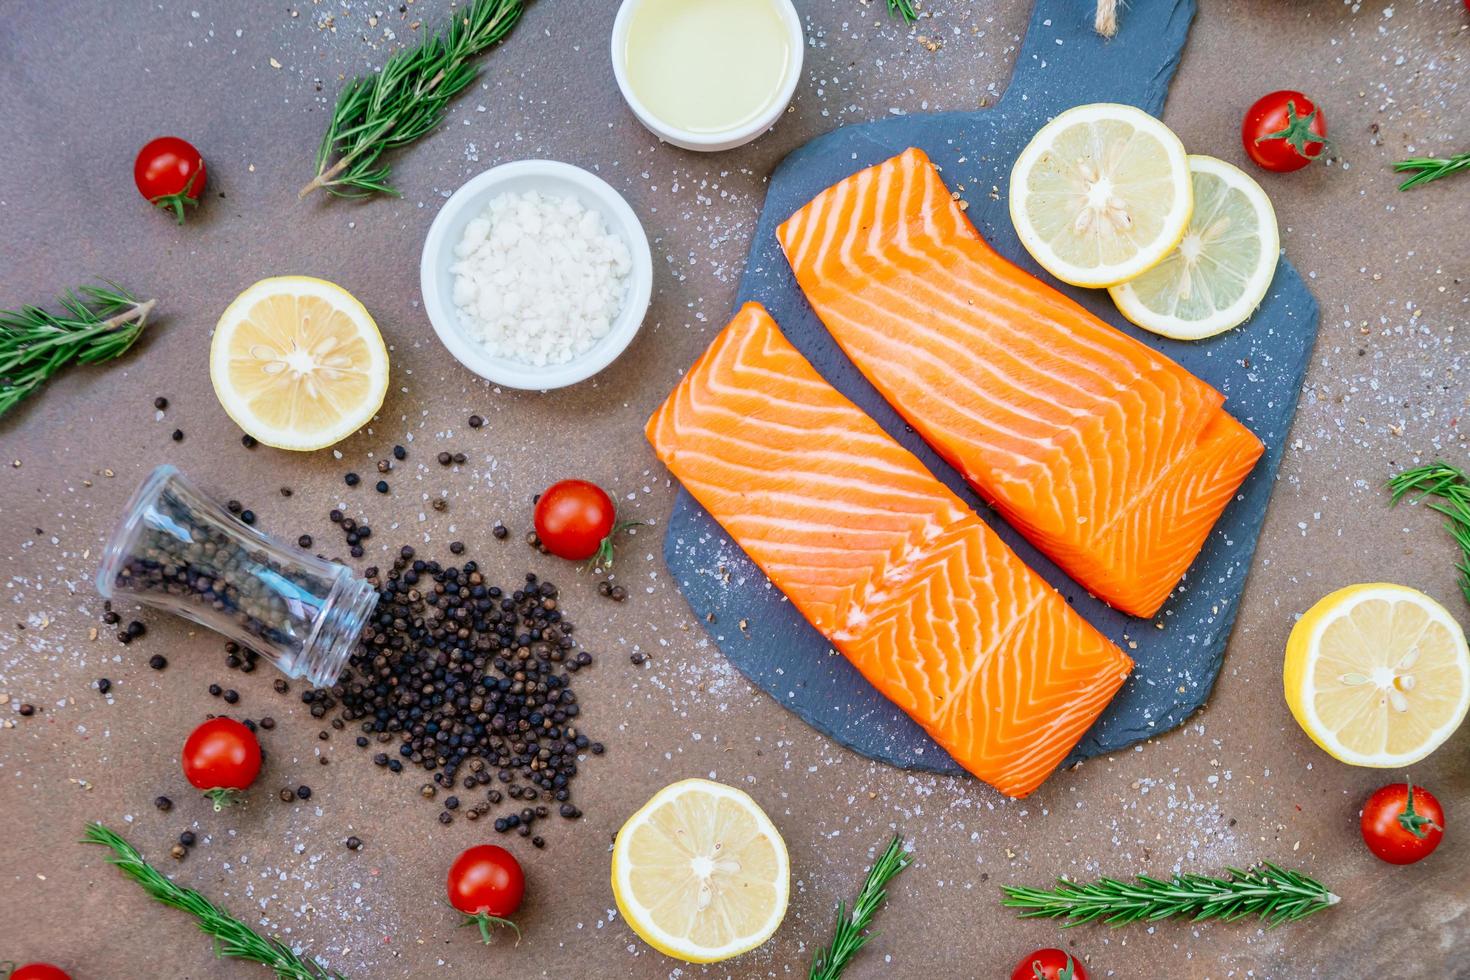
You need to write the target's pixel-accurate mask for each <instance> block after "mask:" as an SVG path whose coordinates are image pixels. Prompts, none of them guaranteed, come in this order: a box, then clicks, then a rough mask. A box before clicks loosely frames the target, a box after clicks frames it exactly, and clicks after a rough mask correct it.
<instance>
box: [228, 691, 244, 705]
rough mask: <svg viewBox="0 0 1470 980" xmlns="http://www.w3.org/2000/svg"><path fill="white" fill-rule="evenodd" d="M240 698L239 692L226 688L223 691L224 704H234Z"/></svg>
mask: <svg viewBox="0 0 1470 980" xmlns="http://www.w3.org/2000/svg"><path fill="white" fill-rule="evenodd" d="M239 700H240V692H238V691H235V690H228V691H226V692H225V704H235V703H236V702H238V701H239Z"/></svg>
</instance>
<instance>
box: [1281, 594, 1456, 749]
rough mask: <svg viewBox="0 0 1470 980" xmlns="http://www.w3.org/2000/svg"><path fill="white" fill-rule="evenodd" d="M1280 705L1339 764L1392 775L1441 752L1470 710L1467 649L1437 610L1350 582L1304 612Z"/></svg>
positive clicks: (1290, 647)
mask: <svg viewBox="0 0 1470 980" xmlns="http://www.w3.org/2000/svg"><path fill="white" fill-rule="evenodd" d="M1283 677H1284V681H1285V685H1286V703H1287V705H1288V706H1290V708H1291V713H1292V714H1293V715H1294V716H1295V717H1296V720H1297V724H1299V725H1301V726H1302V729H1303V730H1304V731H1305V732H1306V733H1307V734H1308V735H1310V736H1311V738H1312V741H1314V742H1316V743H1317V744H1318V745H1320V746H1321V747H1322V749H1323V751H1325V752H1327V753H1328V754H1329V755H1331V756H1332V757H1333V758H1334V759H1337V760H1338V761H1339V762H1346V763H1348V764H1349V765H1353V766H1371V767H1373V768H1378V769H1396V768H1400V767H1402V766H1407V765H1409V764H1411V763H1414V762H1418V761H1419V760H1420V759H1422V758H1424V757H1425V756H1427V755H1428V754H1429V753H1431V752H1433V751H1434V750H1435V749H1437V748H1438V747H1439V746H1440V744H1441V743H1443V742H1444V740H1445V739H1447V738H1449V737H1450V735H1451V734H1452V733H1453V732H1454V730H1455V729H1456V728H1458V727H1459V725H1460V722H1461V721H1463V720H1464V719H1465V709H1466V708H1467V707H1470V650H1467V648H1466V646H1465V631H1464V630H1462V629H1461V628H1460V626H1459V624H1457V623H1456V622H1455V620H1454V619H1453V618H1452V617H1451V616H1450V614H1449V612H1448V610H1446V609H1445V608H1444V607H1443V606H1441V605H1440V604H1439V603H1437V602H1435V601H1434V600H1433V599H1431V598H1429V596H1427V595H1425V594H1424V593H1422V592H1418V591H1415V590H1414V589H1410V588H1405V587H1404V586H1402V585H1387V584H1375V585H1354V586H1352V587H1350V588H1346V589H1341V590H1339V591H1337V592H1334V593H1332V594H1331V595H1329V596H1327V597H1326V598H1325V599H1323V600H1321V601H1320V602H1318V603H1317V604H1316V605H1315V606H1313V607H1312V608H1311V609H1310V610H1308V611H1307V613H1306V615H1304V616H1303V617H1302V618H1301V619H1300V620H1299V621H1298V622H1297V624H1296V626H1295V627H1294V628H1293V629H1292V631H1291V638H1290V639H1288V640H1287V643H1286V666H1285V669H1284V671H1283Z"/></svg>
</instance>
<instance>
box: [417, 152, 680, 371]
mask: <svg viewBox="0 0 1470 980" xmlns="http://www.w3.org/2000/svg"><path fill="white" fill-rule="evenodd" d="M419 285H420V288H421V289H422V290H423V295H424V310H425V312H427V313H428V314H429V322H430V323H431V324H432V325H433V327H434V332H435V333H437V334H438V335H439V340H440V341H442V342H443V344H444V346H445V347H447V348H449V352H450V353H451V354H453V355H454V356H455V358H456V359H457V360H458V361H459V362H460V363H461V364H463V365H464V366H465V367H467V368H469V369H470V370H471V371H473V372H475V373H476V374H478V375H479V376H480V377H482V378H485V379H486V380H488V381H491V382H493V383H495V384H498V385H504V386H506V387H509V388H525V389H530V390H547V389H551V388H562V387H565V386H567V385H571V384H576V383H577V382H578V381H583V380H586V379H587V378H590V377H592V375H594V374H596V373H597V372H599V371H601V370H602V369H603V368H605V367H607V366H608V365H609V364H611V363H612V362H613V361H614V360H615V359H616V358H617V356H618V355H619V354H621V353H622V352H623V351H624V350H625V349H626V348H627V346H628V344H629V343H631V342H632V340H633V337H634V336H635V335H636V334H637V333H638V328H639V326H640V325H641V324H642V323H643V317H644V315H645V314H646V313H647V312H648V302H649V298H650V296H651V295H652V292H653V256H652V254H651V253H650V252H649V249H648V236H647V235H645V234H644V232H643V226H642V224H640V223H639V221H638V217H637V215H635V214H634V213H633V209H632V208H630V207H629V206H628V202H627V201H625V200H623V198H622V196H621V195H620V194H618V192H617V191H615V190H613V189H612V187H610V186H609V185H608V184H607V182H606V181H604V180H603V179H602V178H600V177H597V176H595V175H593V174H590V173H588V172H587V171H585V170H582V169H580V168H579V167H574V166H572V165H571V164H567V163H558V162H556V161H554V160H521V161H519V162H516V163H507V164H503V165H501V166H499V167H494V168H492V169H490V170H487V171H485V172H484V173H482V174H480V175H479V176H477V177H473V178H471V179H470V180H469V181H467V182H466V183H465V184H464V186H463V187H461V188H460V189H459V190H457V191H455V192H454V194H453V195H451V196H450V198H449V200H447V201H445V202H444V207H442V208H441V209H440V210H439V214H438V216H436V217H435V218H434V223H433V224H432V225H430V226H429V234H428V236H427V237H426V238H425V239H424V252H423V257H422V259H421V260H420V263H419Z"/></svg>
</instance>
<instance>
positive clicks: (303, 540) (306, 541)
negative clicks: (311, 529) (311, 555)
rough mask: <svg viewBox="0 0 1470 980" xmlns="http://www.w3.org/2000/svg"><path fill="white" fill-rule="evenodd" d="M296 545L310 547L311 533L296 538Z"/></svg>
mask: <svg viewBox="0 0 1470 980" xmlns="http://www.w3.org/2000/svg"><path fill="white" fill-rule="evenodd" d="M296 545H297V547H300V548H310V547H311V535H309V534H303V535H302V536H301V537H299V538H297V539H296Z"/></svg>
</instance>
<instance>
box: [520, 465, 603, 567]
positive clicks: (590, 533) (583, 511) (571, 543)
mask: <svg viewBox="0 0 1470 980" xmlns="http://www.w3.org/2000/svg"><path fill="white" fill-rule="evenodd" d="M617 521H618V512H617V508H616V507H615V506H614V505H613V502H612V498H611V497H609V496H608V495H607V491H606V490H604V489H602V488H601V487H599V486H598V485H597V484H595V483H588V482H587V481H586V480H562V481H561V482H560V483H553V484H552V485H551V486H550V487H548V488H547V489H546V492H545V493H543V494H542V495H541V499H540V500H538V501H536V536H537V537H538V538H540V539H541V543H542V544H543V545H545V546H546V550H547V551H549V552H551V553H552V554H553V555H556V556H557V557H558V558H565V559H567V560H568V561H586V560H587V559H588V558H591V557H592V556H594V555H597V556H599V558H601V557H602V555H603V552H604V549H606V551H607V552H608V553H610V552H611V551H612V546H611V542H610V540H609V539H610V538H611V537H612V533H613V530H614V529H615V527H616V526H617ZM598 564H603V562H601V561H599V562H598Z"/></svg>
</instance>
